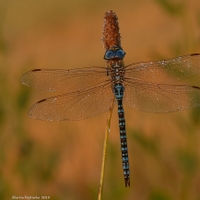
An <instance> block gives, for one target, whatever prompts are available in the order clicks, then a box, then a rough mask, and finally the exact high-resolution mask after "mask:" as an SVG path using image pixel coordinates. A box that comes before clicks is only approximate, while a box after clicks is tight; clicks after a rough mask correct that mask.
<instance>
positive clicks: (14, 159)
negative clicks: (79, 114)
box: [0, 0, 200, 200]
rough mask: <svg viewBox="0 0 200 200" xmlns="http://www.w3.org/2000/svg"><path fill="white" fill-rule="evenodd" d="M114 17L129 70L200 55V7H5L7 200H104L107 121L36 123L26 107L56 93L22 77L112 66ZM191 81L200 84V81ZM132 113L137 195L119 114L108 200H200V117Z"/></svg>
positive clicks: (144, 2) (1, 191) (0, 71)
mask: <svg viewBox="0 0 200 200" xmlns="http://www.w3.org/2000/svg"><path fill="white" fill-rule="evenodd" d="M111 9H112V10H114V11H115V12H116V14H117V16H118V18H119V26H120V32H121V36H122V46H123V48H124V50H125V51H126V53H127V55H126V57H125V63H126V64H130V63H133V62H139V61H149V60H159V59H170V58H173V57H176V56H179V55H184V54H188V53H194V52H200V1H199V0H135V1H131V0H127V1H118V0H101V1H92V0H84V1H81V0H65V1H64V0H43V1H41V0H34V1H33V0H26V1H24V0H17V1H16V0H3V1H0V94H1V95H0V147H1V151H0V162H1V165H0V199H2V200H4V199H5V200H7V199H12V196H24V195H27V196H30V195H31V196H41V195H44V196H45V195H46V196H49V197H50V199H52V200H63V199H67V200H68V199H69V200H80V199H81V200H82V199H84V200H85V199H86V200H89V199H97V194H98V186H99V178H100V169H101V159H102V151H103V140H104V131H105V128H106V120H107V117H108V114H107V113H105V114H102V115H99V116H96V117H93V118H91V119H87V120H83V121H77V122H67V121H64V122H45V121H38V120H34V119H31V118H29V117H28V115H27V112H28V109H29V107H30V106H31V105H32V104H33V103H35V102H36V101H37V100H40V99H42V98H45V97H47V96H51V95H52V94H49V93H47V92H41V91H35V90H33V89H31V88H27V87H25V86H23V85H22V84H21V83H20V78H21V76H22V75H23V74H24V73H25V72H26V71H29V70H31V69H34V68H63V69H71V68H80V67H88V66H96V65H99V66H105V61H104V60H103V55H104V49H103V45H102V44H101V37H102V27H103V16H104V13H105V12H106V11H109V10H111ZM199 67H200V66H199ZM191 81H194V82H195V83H196V84H197V85H200V81H199V76H197V77H195V78H194V79H193V80H191ZM125 114H126V123H127V137H128V146H129V159H130V170H131V187H130V188H125V187H124V180H123V174H122V166H121V153H120V143H119V128H118V118H117V110H116V107H115V110H114V114H113V119H112V125H111V133H110V136H109V142H108V151H107V160H106V171H105V183H104V191H103V199H109V200H110V199H117V200H121V199H127V200H130V199H131V200H132V199H138V200H198V199H200V191H199V188H200V109H199V108H196V109H193V110H189V111H183V112H178V113H172V114H150V113H142V112H139V111H134V110H131V109H130V108H128V107H126V106H125Z"/></svg>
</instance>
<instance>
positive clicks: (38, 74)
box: [21, 67, 109, 93]
mask: <svg viewBox="0 0 200 200" xmlns="http://www.w3.org/2000/svg"><path fill="white" fill-rule="evenodd" d="M108 80H109V77H108V76H107V68H105V67H88V68H80V69H71V70H63V69H34V70H31V71H29V72H27V73H25V74H24V75H23V76H22V78H21V82H22V83H23V84H24V85H26V86H28V87H33V88H35V89H39V90H46V91H49V92H67V93H70V92H74V91H78V90H82V89H85V88H91V87H95V86H97V85H98V84H100V83H104V82H106V81H108Z"/></svg>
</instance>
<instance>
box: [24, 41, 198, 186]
mask: <svg viewBox="0 0 200 200" xmlns="http://www.w3.org/2000/svg"><path fill="white" fill-rule="evenodd" d="M116 44H117V45H116ZM124 57H125V51H124V50H123V49H122V47H121V45H120V44H119V42H118V43H115V44H114V45H113V46H108V48H107V50H106V52H105V55H104V59H105V60H106V62H107V66H105V67H100V66H93V67H86V68H77V69H34V70H31V71H29V72H27V73H25V74H24V75H23V76H22V78H21V82H22V83H23V84H24V85H26V86H28V87H32V88H35V89H38V90H45V91H49V92H58V93H61V94H60V95H57V96H53V97H50V98H45V99H43V100H40V101H38V102H37V103H35V104H34V105H33V106H32V107H31V108H30V110H29V112H28V114H29V116H30V117H32V118H34V119H39V120H47V121H62V120H67V121H72V120H83V119H87V118H90V117H93V116H96V115H99V114H101V113H104V112H108V111H109V110H110V109H111V104H112V101H113V100H114V101H115V102H116V103H117V105H118V117H119V130H120V140H121V153H122V166H123V173H124V180H125V186H130V172H129V159H128V148H127V138H126V123H125V115H124V108H123V104H126V105H127V106H128V107H130V108H132V109H135V110H139V111H144V112H152V113H170V112H176V111H181V110H187V109H190V108H194V107H197V106H200V87H197V86H189V85H186V84H182V83H180V84H177V81H180V80H182V79H185V78H188V77H191V76H193V75H195V74H198V73H200V54H199V53H194V54H188V55H184V56H180V57H177V58H173V59H170V60H162V61H155V62H153V61H152V62H139V63H133V64H130V65H125V64H124V61H123V59H124Z"/></svg>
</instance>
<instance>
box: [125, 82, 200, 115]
mask: <svg viewBox="0 0 200 200" xmlns="http://www.w3.org/2000/svg"><path fill="white" fill-rule="evenodd" d="M124 101H125V104H126V105H128V106H129V107H131V108H133V109H135V110H140V111H144V112H154V113H168V112H176V111H180V110H186V109H190V108H194V107H197V106H200V88H199V87H196V86H188V85H169V84H155V83H147V82H136V83H134V84H133V83H131V84H129V83H126V85H125V97H124Z"/></svg>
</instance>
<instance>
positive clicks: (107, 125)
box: [98, 98, 115, 200]
mask: <svg viewBox="0 0 200 200" xmlns="http://www.w3.org/2000/svg"><path fill="white" fill-rule="evenodd" d="M114 102H115V99H114V98H113V100H112V103H111V107H110V112H109V116H108V119H107V123H106V131H105V138H104V145H103V156H102V165H101V177H100V182H99V192H98V200H101V197H102V192H103V183H104V173H105V162H106V150H107V144H108V136H109V133H110V125H111V118H112V113H113V108H114Z"/></svg>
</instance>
